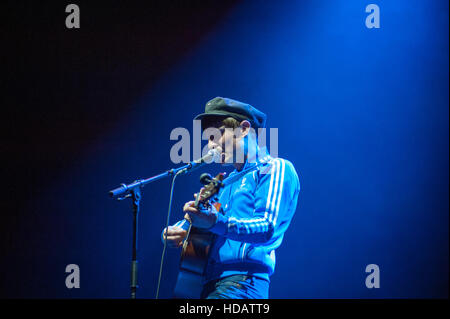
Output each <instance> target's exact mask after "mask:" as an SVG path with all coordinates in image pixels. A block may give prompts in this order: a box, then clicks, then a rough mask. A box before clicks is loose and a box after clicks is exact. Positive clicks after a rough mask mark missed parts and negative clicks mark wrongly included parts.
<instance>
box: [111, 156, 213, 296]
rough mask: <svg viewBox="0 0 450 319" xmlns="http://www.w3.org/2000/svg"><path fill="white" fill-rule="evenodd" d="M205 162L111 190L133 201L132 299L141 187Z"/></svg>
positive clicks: (135, 284) (134, 288) (134, 286)
mask: <svg viewBox="0 0 450 319" xmlns="http://www.w3.org/2000/svg"><path fill="white" fill-rule="evenodd" d="M203 164H204V162H203V161H200V162H196V161H194V162H191V163H189V164H187V165H184V166H181V167H179V168H173V169H170V170H168V171H166V172H164V173H161V174H158V175H155V176H153V177H149V178H146V179H138V180H136V181H134V182H132V183H130V184H128V185H126V184H121V186H120V187H118V188H115V189H113V190H111V191H109V195H110V196H111V197H113V198H116V199H117V200H124V199H126V198H131V199H132V201H133V247H132V254H131V284H130V288H131V299H136V290H137V288H138V284H137V264H138V261H137V232H138V215H139V211H140V201H141V195H142V194H141V188H142V187H144V186H145V185H147V184H149V183H152V182H155V181H157V180H160V179H162V178H164V177H169V176H175V175H180V174H186V173H187V172H191V171H193V170H194V169H195V168H198V167H200V166H203Z"/></svg>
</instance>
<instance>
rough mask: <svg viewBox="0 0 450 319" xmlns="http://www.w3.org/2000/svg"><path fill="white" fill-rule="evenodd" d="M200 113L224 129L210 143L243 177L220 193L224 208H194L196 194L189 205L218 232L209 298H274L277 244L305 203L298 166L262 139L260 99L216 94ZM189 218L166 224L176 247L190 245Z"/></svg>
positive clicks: (208, 274)
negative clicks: (272, 277)
mask: <svg viewBox="0 0 450 319" xmlns="http://www.w3.org/2000/svg"><path fill="white" fill-rule="evenodd" d="M195 119H199V120H201V123H202V128H203V129H208V128H216V129H219V132H220V135H219V136H214V135H212V136H211V138H210V139H209V141H208V148H209V149H216V150H217V151H218V152H219V153H220V154H221V158H220V162H221V163H222V164H223V165H227V164H229V165H233V166H234V168H235V170H234V171H233V172H232V173H231V174H230V176H229V178H232V177H233V176H235V177H237V180H236V181H234V182H233V183H232V184H230V185H227V186H226V187H224V188H222V189H221V190H220V192H219V195H218V201H219V203H221V205H222V206H221V210H223V211H222V212H217V210H216V209H215V208H214V206H211V207H210V208H208V209H200V210H198V209H196V208H194V207H193V204H194V201H189V202H187V203H186V204H185V205H184V208H183V211H184V212H186V214H188V216H186V217H188V218H187V220H190V221H191V222H192V225H193V226H195V227H198V228H203V229H207V230H208V231H210V232H212V233H214V234H216V235H217V236H216V240H215V242H214V244H213V245H212V247H211V250H210V254H209V260H208V264H207V266H206V270H205V275H204V279H203V283H204V286H203V291H202V296H201V298H207V299H225V298H232V299H241V298H245V299H248V298H252V299H253V298H255V299H266V298H268V295H269V282H270V280H269V276H270V275H271V274H272V273H273V272H274V269H275V249H276V248H278V247H279V246H280V244H281V242H282V240H283V236H284V232H285V231H286V230H287V228H288V226H289V224H290V222H291V219H292V217H293V215H294V213H295V210H296V207H297V198H298V194H299V191H300V183H299V180H298V176H297V173H296V171H295V168H294V166H293V165H292V163H290V162H289V161H287V160H284V159H281V158H276V159H274V158H272V157H270V155H268V154H267V151H266V149H265V147H259V146H258V141H257V130H258V129H260V128H264V126H265V122H266V115H265V114H264V113H262V112H260V111H259V110H257V109H256V108H254V107H253V106H251V105H249V104H246V103H242V102H239V101H235V100H232V99H228V98H221V97H216V98H214V99H212V100H211V101H209V102H208V103H207V104H206V107H205V113H203V114H200V115H198V116H197V117H196V118H195ZM239 154H241V155H243V156H239ZM239 157H241V159H240V160H239ZM236 174H240V175H241V176H239V175H236ZM187 220H186V219H184V220H182V221H179V222H178V223H176V224H175V225H173V226H170V227H169V228H168V230H164V232H163V236H165V235H167V241H168V244H169V245H170V246H171V247H180V246H181V245H182V243H183V240H184V239H185V237H186V234H187V231H186V230H187V229H188V226H189V224H188V222H187Z"/></svg>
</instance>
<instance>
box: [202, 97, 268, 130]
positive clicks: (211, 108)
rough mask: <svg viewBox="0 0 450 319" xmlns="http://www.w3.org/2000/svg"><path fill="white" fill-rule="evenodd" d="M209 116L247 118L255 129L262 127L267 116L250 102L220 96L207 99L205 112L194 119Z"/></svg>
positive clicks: (240, 119)
mask: <svg viewBox="0 0 450 319" xmlns="http://www.w3.org/2000/svg"><path fill="white" fill-rule="evenodd" d="M210 116H211V117H212V116H223V117H232V118H235V119H236V120H238V121H244V120H247V121H249V122H250V124H251V125H252V127H253V128H254V129H255V130H257V129H258V128H264V127H265V126H266V118H267V116H266V114H264V113H263V112H261V111H259V110H258V109H256V108H254V107H253V106H251V105H250V104H247V103H244V102H240V101H236V100H233V99H229V98H226V97H220V96H218V97H215V98H213V99H212V100H210V101H208V102H207V103H206V105H205V113H202V114H199V115H197V116H196V117H195V118H194V120H201V119H204V118H205V117H210Z"/></svg>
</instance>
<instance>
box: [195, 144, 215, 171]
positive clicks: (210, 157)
mask: <svg viewBox="0 0 450 319" xmlns="http://www.w3.org/2000/svg"><path fill="white" fill-rule="evenodd" d="M219 159H220V153H219V151H218V150H216V149H214V148H213V149H212V150H209V152H208V153H206V155H204V156H203V157H201V158H199V159H196V160H195V161H192V162H190V163H189V166H190V168H189V169H193V168H197V167H200V166H203V165H205V164H211V163H212V162H217V161H218V160H219Z"/></svg>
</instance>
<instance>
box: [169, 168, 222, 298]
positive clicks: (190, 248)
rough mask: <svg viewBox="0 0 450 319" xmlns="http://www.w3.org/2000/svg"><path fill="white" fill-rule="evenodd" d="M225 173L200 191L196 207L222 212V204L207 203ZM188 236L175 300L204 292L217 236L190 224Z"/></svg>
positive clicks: (184, 245)
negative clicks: (211, 249) (207, 266)
mask: <svg viewBox="0 0 450 319" xmlns="http://www.w3.org/2000/svg"><path fill="white" fill-rule="evenodd" d="M224 175H225V174H224V173H220V174H218V175H217V176H216V177H215V178H214V179H213V180H212V181H211V183H209V184H208V185H207V186H205V187H204V188H202V189H201V190H200V193H199V195H198V196H197V199H196V203H195V206H197V207H198V204H202V205H206V206H207V205H214V207H215V208H216V210H217V211H219V212H220V204H219V203H217V202H216V203H213V204H210V203H208V202H207V201H208V200H209V199H210V198H211V197H212V196H213V195H215V194H217V193H218V191H219V189H220V187H221V186H220V185H221V182H222V181H223V178H224ZM189 224H190V225H191V226H189V229H188V234H187V236H186V239H185V241H184V243H183V248H182V252H181V259H180V272H179V274H178V278H177V282H176V284H175V289H174V297H175V298H183V299H199V298H200V295H201V292H202V288H203V285H202V279H203V275H204V274H205V269H206V265H207V263H208V257H209V252H210V248H211V246H212V244H213V243H214V240H215V237H216V236H215V235H214V234H213V233H211V232H209V231H207V230H204V229H201V228H196V227H193V226H192V224H191V223H189Z"/></svg>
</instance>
